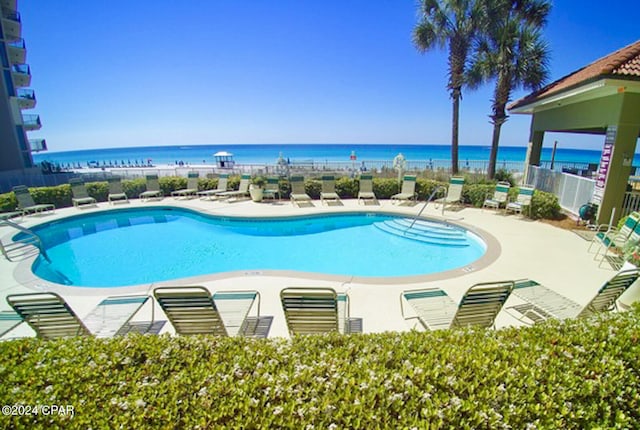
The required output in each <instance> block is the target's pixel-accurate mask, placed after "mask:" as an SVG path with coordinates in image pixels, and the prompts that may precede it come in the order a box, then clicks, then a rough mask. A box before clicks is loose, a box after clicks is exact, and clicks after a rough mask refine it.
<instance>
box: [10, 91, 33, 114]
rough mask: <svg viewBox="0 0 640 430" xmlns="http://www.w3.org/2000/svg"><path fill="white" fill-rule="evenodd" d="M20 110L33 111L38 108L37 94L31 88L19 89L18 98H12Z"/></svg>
mask: <svg viewBox="0 0 640 430" xmlns="http://www.w3.org/2000/svg"><path fill="white" fill-rule="evenodd" d="M12 98H13V99H15V100H16V103H17V105H18V107H19V108H20V109H33V108H34V107H36V93H35V92H34V91H33V90H32V89H30V88H19V89H18V91H17V92H16V97H12Z"/></svg>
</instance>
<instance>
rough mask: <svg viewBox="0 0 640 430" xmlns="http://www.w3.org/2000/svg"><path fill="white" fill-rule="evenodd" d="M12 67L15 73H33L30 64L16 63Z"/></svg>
mask: <svg viewBox="0 0 640 430" xmlns="http://www.w3.org/2000/svg"><path fill="white" fill-rule="evenodd" d="M11 69H12V70H13V72H14V73H22V74H23V75H30V74H31V68H30V67H29V65H28V64H14V65H13V66H11Z"/></svg>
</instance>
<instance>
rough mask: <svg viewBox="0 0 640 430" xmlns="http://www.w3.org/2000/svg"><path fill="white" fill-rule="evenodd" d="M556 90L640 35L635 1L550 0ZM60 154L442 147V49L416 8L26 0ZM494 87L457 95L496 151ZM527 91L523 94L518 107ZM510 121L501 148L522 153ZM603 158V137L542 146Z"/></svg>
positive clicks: (38, 73)
mask: <svg viewBox="0 0 640 430" xmlns="http://www.w3.org/2000/svg"><path fill="white" fill-rule="evenodd" d="M554 3H555V5H554V7H553V10H552V13H551V15H550V18H549V23H548V25H547V27H546V30H545V35H546V39H547V41H548V43H549V45H550V48H551V62H550V64H551V80H555V79H558V78H560V77H562V76H564V75H565V74H567V73H569V72H572V71H574V70H576V69H578V68H580V67H582V66H584V65H586V64H588V63H590V62H592V61H593V60H595V59H597V58H599V57H602V56H603V55H606V54H608V53H610V52H613V51H615V50H616V49H619V48H621V47H623V46H625V45H628V44H629V43H632V42H634V41H636V40H638V39H640V31H639V30H638V26H637V22H638V21H637V13H636V12H637V10H638V9H637V6H638V3H637V0H609V1H607V2H606V6H603V3H602V2H600V1H594V0H557V1H555V2H554ZM18 9H19V11H20V13H21V15H22V22H23V36H24V39H25V40H26V44H27V62H28V63H29V64H30V65H31V71H32V75H33V79H32V85H31V87H32V88H33V89H34V90H35V92H36V97H37V99H38V105H37V107H36V108H35V109H34V110H33V112H34V113H39V114H40V116H41V119H42V123H43V127H42V129H41V130H40V131H38V132H31V133H30V134H29V137H32V138H35V137H44V138H46V139H47V142H48V145H49V149H50V150H52V151H62V150H72V149H84V148H103V147H116V146H146V145H176V144H178V145H179V144H185V145H186V144H219V143H229V144H235V143H387V144H392V143H434V144H448V143H449V142H450V129H451V120H450V117H451V102H450V99H449V95H448V93H447V90H446V52H445V51H432V52H428V53H427V54H424V55H423V54H420V53H419V52H418V51H417V50H416V49H415V47H414V46H413V44H412V42H411V34H412V30H413V28H414V26H415V24H416V22H417V19H418V18H417V2H415V1H413V0H409V1H399V0H395V1H394V0H374V1H371V0H369V1H365V0H323V1H310V0H286V1H285V0H270V1H266V0H262V1H253V0H245V1H232V0H225V1H222V0H185V1H178V0H153V1H150V0H133V1H131V0H127V1H123V0H111V1H99V0H59V1H54V0H46V1H42V0H19V1H18ZM491 92H492V85H487V86H486V87H484V88H483V89H481V90H479V91H475V92H471V91H469V90H467V91H466V92H464V93H463V101H462V105H461V130H460V143H461V144H463V145H488V144H489V142H490V139H491V125H490V124H489V123H488V118H487V115H488V114H489V111H490V102H489V100H490V99H491ZM527 93H528V92H527V91H523V90H519V91H517V92H516V93H515V94H514V99H517V98H519V97H521V96H523V95H525V94H527ZM529 122H530V117H529V116H523V115H514V116H512V117H511V118H510V120H509V121H508V122H507V123H506V124H505V126H504V127H503V133H502V140H501V145H505V146H507V145H510V146H522V145H526V142H527V139H528V135H529ZM554 139H558V140H559V141H560V144H561V145H562V146H564V147H584V148H588V149H601V146H602V143H603V140H604V138H603V137H595V138H593V137H585V136H573V135H565V134H561V135H547V137H546V138H545V146H550V145H551V144H552V143H553V140H554Z"/></svg>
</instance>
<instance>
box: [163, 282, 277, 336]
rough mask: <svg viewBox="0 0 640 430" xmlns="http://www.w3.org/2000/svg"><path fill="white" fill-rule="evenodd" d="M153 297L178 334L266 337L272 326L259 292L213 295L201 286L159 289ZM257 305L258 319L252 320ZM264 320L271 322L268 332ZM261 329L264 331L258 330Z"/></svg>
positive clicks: (218, 293) (233, 292)
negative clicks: (252, 311) (253, 309)
mask: <svg viewBox="0 0 640 430" xmlns="http://www.w3.org/2000/svg"><path fill="white" fill-rule="evenodd" d="M153 295H154V297H155V298H156V301H157V302H158V304H159V305H160V307H161V308H162V310H163V311H164V313H165V314H166V315H167V318H169V321H171V324H172V325H173V327H174V329H175V330H176V333H177V334H181V335H190V334H213V335H218V336H236V335H240V336H256V337H266V336H267V334H268V331H269V327H270V325H271V323H270V321H271V320H272V318H271V317H268V318H267V317H260V294H259V293H258V292H257V291H220V292H217V293H215V294H214V295H211V293H210V292H209V290H207V289H206V288H204V287H201V286H180V287H158V288H156V289H155V290H154V291H153ZM254 304H257V316H256V317H249V312H250V310H251V309H252V308H253V306H254ZM260 321H261V322H262V323H264V321H269V323H268V327H267V328H266V330H264V327H263V326H262V325H261V322H260ZM257 327H261V328H263V329H262V330H260V331H257V330H256V328H257Z"/></svg>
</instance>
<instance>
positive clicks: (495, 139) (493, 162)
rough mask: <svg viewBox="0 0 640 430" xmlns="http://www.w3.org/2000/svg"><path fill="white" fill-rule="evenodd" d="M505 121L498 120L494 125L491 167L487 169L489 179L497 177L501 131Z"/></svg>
mask: <svg viewBox="0 0 640 430" xmlns="http://www.w3.org/2000/svg"><path fill="white" fill-rule="evenodd" d="M504 122H505V120H502V121H500V120H498V121H495V122H494V123H493V138H492V139H491V152H490V153H489V167H488V169H487V177H488V178H489V179H493V178H495V177H496V162H497V159H498V145H499V144H500V129H501V128H502V124H504Z"/></svg>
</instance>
